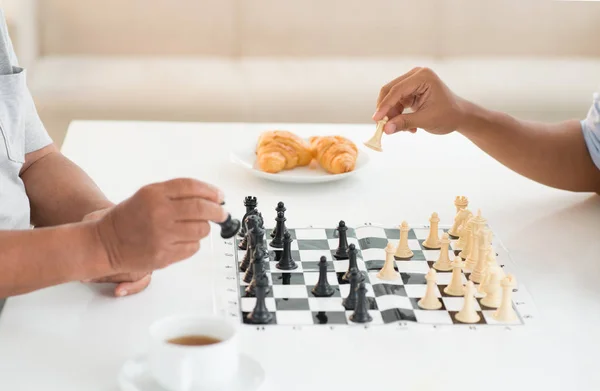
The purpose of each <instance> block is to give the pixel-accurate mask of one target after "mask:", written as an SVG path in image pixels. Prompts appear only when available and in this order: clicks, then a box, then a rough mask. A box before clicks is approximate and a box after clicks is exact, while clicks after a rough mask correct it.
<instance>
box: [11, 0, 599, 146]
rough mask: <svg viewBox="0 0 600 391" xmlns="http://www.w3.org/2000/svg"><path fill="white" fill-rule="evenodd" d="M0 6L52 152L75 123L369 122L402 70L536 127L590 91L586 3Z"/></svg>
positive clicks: (182, 1)
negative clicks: (429, 74) (419, 71)
mask: <svg viewBox="0 0 600 391" xmlns="http://www.w3.org/2000/svg"><path fill="white" fill-rule="evenodd" d="M3 2H4V7H5V11H6V13H7V15H8V19H9V26H10V30H11V35H12V37H13V40H14V42H15V46H16V50H17V52H18V55H19V57H20V59H21V62H22V64H23V65H24V66H26V67H27V68H29V86H30V88H31V90H32V93H33V95H34V98H35V100H36V103H37V106H38V110H39V112H40V115H41V116H42V119H43V120H44V122H45V124H46V126H47V128H48V130H49V132H50V134H51V136H52V137H53V138H54V140H55V141H56V142H57V143H59V144H60V143H61V142H62V139H63V138H64V134H65V131H66V129H67V127H68V124H69V122H70V121H72V120H74V119H124V120H172V121H233V122H239V121H242V122H243V121H250V122H257V121H260V122H274V121H277V122H334V123H370V122H371V119H370V117H371V115H372V113H373V111H374V109H375V100H376V98H377V95H378V92H379V88H380V87H381V86H382V85H383V84H385V83H387V82H388V81H390V80H392V79H393V78H395V77H397V76H399V75H401V74H403V73H404V72H407V71H408V70H410V69H411V68H413V67H414V66H430V67H431V68H433V69H434V70H435V71H437V72H438V73H439V74H440V76H441V77H442V78H443V79H444V80H445V81H446V82H447V83H448V85H449V86H450V87H451V88H452V89H454V90H455V91H456V92H457V93H459V94H460V95H462V96H464V97H465V98H467V99H470V100H473V101H476V102H478V103H480V104H483V105H485V106H488V107H490V108H494V109H498V110H502V111H507V112H509V113H511V114H513V115H516V116H519V117H523V118H529V119H537V120H546V121H558V120H562V119H567V118H574V117H577V118H579V117H583V116H584V115H585V114H586V112H587V110H588V108H589V106H590V104H591V97H592V94H593V92H594V91H598V90H599V89H600V2H583V1H582V2H578V1H566V2H559V1H551V0H368V1H367V0H346V1H335V0H286V1H282V0H37V1H35V0H3Z"/></svg>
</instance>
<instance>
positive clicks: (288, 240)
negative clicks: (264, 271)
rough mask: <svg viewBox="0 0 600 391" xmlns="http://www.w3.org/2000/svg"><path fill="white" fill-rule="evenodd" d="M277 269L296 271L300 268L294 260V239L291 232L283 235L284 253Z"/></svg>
mask: <svg viewBox="0 0 600 391" xmlns="http://www.w3.org/2000/svg"><path fill="white" fill-rule="evenodd" d="M276 267H277V269H281V270H294V269H296V268H298V265H297V264H296V262H295V261H294V260H293V259H292V237H291V236H290V233H289V232H286V233H285V234H284V235H283V252H282V253H281V257H280V258H279V262H277V265H276Z"/></svg>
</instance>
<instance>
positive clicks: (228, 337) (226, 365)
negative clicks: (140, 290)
mask: <svg viewBox="0 0 600 391" xmlns="http://www.w3.org/2000/svg"><path fill="white" fill-rule="evenodd" d="M238 355H239V352H238V344H237V327H236V326H235V325H233V324H232V323H230V322H228V321H226V320H224V319H223V318H218V317H211V316H197V315H180V316H172V317H169V318H165V319H162V320H159V321H157V322H156V323H154V324H153V325H152V326H151V327H150V351H149V357H148V362H149V368H150V372H151V373H152V376H153V377H154V379H155V380H156V381H157V382H158V383H159V384H160V385H161V386H162V387H164V388H166V389H168V390H170V391H191V390H195V389H200V390H222V389H223V388H225V387H226V386H227V385H228V384H230V383H231V382H232V379H233V378H234V376H235V374H236V372H237V371H238V365H239V356H238Z"/></svg>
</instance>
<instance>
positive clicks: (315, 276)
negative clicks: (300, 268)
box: [304, 272, 338, 289]
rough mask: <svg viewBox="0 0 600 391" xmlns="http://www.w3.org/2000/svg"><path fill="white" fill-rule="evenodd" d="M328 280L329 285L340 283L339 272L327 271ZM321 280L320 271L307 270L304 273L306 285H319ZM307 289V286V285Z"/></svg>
mask: <svg viewBox="0 0 600 391" xmlns="http://www.w3.org/2000/svg"><path fill="white" fill-rule="evenodd" d="M327 281H328V282H329V285H338V280H337V274H335V272H327ZM317 282H319V273H318V272H306V273H304V284H305V285H317ZM305 289H306V287H305Z"/></svg>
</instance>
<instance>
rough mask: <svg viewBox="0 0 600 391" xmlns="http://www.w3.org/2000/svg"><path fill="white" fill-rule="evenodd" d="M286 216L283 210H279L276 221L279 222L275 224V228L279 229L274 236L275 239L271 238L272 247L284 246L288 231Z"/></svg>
mask: <svg viewBox="0 0 600 391" xmlns="http://www.w3.org/2000/svg"><path fill="white" fill-rule="evenodd" d="M285 220H286V219H285V216H284V215H283V212H277V218H276V219H275V221H277V224H276V225H275V230H276V231H277V232H276V234H275V237H274V238H273V240H271V247H274V248H282V247H283V240H284V237H285V234H286V232H287V230H286V229H285Z"/></svg>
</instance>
